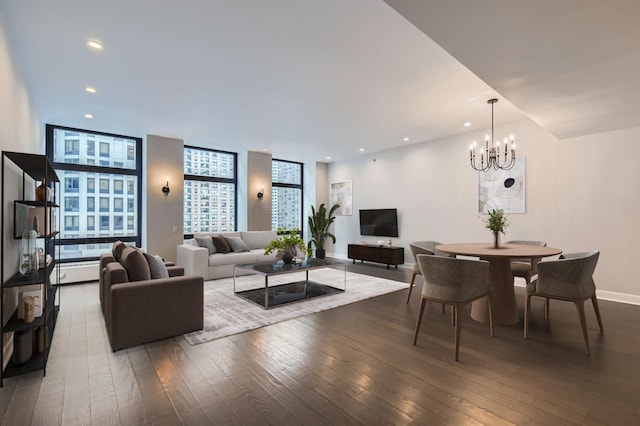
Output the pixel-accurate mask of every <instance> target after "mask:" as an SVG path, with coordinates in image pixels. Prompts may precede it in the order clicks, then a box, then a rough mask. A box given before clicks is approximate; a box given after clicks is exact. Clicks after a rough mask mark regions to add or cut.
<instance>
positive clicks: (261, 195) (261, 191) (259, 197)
mask: <svg viewBox="0 0 640 426" xmlns="http://www.w3.org/2000/svg"><path fill="white" fill-rule="evenodd" d="M262 197H264V186H263V187H262V188H260V192H258V199H260V200H262Z"/></svg>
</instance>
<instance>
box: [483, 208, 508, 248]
mask: <svg viewBox="0 0 640 426" xmlns="http://www.w3.org/2000/svg"><path fill="white" fill-rule="evenodd" d="M487 214H488V215H489V216H488V217H487V220H486V223H485V227H486V228H487V229H490V230H491V232H493V248H500V233H501V232H502V233H503V234H504V230H505V228H506V227H507V226H509V223H508V221H507V217H506V216H505V215H504V211H503V210H502V209H497V210H496V209H494V210H489V211H488V212H487Z"/></svg>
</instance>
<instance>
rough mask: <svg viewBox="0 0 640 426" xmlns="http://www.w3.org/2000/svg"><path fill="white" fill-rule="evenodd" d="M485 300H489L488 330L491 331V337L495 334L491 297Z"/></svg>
mask: <svg viewBox="0 0 640 426" xmlns="http://www.w3.org/2000/svg"><path fill="white" fill-rule="evenodd" d="M487 300H488V301H489V331H490V332H491V337H493V336H494V335H495V334H494V333H495V329H494V327H493V325H494V324H493V308H492V307H491V298H490V297H487Z"/></svg>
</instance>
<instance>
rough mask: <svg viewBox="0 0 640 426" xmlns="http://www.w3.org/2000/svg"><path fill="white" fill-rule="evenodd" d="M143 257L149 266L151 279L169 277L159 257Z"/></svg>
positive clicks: (145, 255)
mask: <svg viewBox="0 0 640 426" xmlns="http://www.w3.org/2000/svg"><path fill="white" fill-rule="evenodd" d="M144 257H145V259H146V260H147V264H148V265H149V273H150V274H151V279H154V278H168V277H169V271H168V270H167V267H166V266H165V264H164V262H163V261H162V258H161V257H160V256H158V255H155V256H154V255H152V254H149V253H144Z"/></svg>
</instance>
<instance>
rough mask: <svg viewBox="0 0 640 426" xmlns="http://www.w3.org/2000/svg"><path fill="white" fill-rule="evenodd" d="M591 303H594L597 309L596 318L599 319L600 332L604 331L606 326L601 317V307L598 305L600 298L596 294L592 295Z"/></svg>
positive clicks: (594, 307)
mask: <svg viewBox="0 0 640 426" xmlns="http://www.w3.org/2000/svg"><path fill="white" fill-rule="evenodd" d="M591 303H592V304H593V310H594V311H596V318H597V319H598V325H599V326H600V333H604V328H603V327H602V317H600V308H599V307H598V299H597V298H596V295H595V294H594V295H593V296H591Z"/></svg>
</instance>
